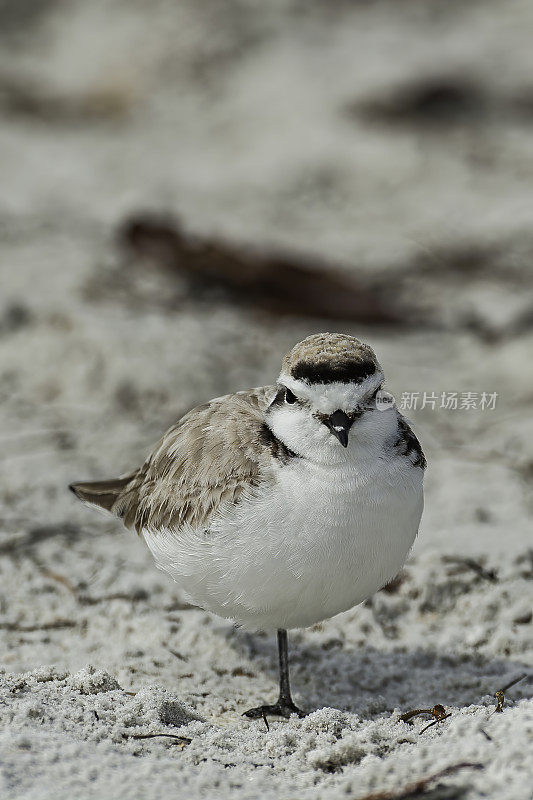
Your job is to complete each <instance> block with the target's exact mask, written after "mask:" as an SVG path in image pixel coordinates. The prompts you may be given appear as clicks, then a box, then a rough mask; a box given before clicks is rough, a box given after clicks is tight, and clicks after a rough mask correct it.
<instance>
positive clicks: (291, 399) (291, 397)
mask: <svg viewBox="0 0 533 800" xmlns="http://www.w3.org/2000/svg"><path fill="white" fill-rule="evenodd" d="M285 402H286V403H289V404H290V405H292V404H293V403H295V402H296V395H295V394H294V392H291V390H290V389H285Z"/></svg>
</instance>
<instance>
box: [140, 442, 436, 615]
mask: <svg viewBox="0 0 533 800" xmlns="http://www.w3.org/2000/svg"><path fill="white" fill-rule="evenodd" d="M422 477H423V472H422V470H421V469H419V468H415V467H413V466H412V465H411V464H410V462H409V461H408V459H406V458H400V457H397V456H395V457H393V456H392V455H391V457H387V458H384V454H383V451H381V452H380V454H379V455H378V453H376V452H366V453H365V452H364V451H363V452H361V450H359V451H357V452H356V453H354V455H353V457H350V458H348V459H347V460H346V461H344V462H343V463H340V464H317V463H313V462H311V461H308V460H305V459H300V458H295V459H293V460H292V461H291V462H290V463H289V464H287V465H285V466H283V467H281V468H280V469H279V473H278V480H277V481H276V484H275V485H274V486H272V487H269V488H265V489H264V490H263V491H259V492H258V493H257V494H256V495H255V496H252V497H250V498H249V499H247V500H245V501H244V502H241V503H240V504H239V505H238V506H236V507H233V508H232V509H230V510H228V511H227V512H226V513H225V514H223V515H221V516H220V517H219V518H218V519H217V520H216V522H215V524H214V525H213V526H212V528H211V530H210V531H209V532H208V533H206V532H202V531H194V530H192V529H188V530H183V531H180V532H174V531H173V532H169V531H166V532H161V531H159V532H157V533H151V532H150V531H144V536H145V539H146V541H147V544H148V546H149V547H150V549H151V550H152V553H153V555H154V557H155V559H156V561H157V563H158V565H159V566H160V567H161V568H162V569H164V570H166V571H167V572H169V573H170V574H171V575H172V576H173V577H174V578H175V580H176V581H177V582H178V583H179V585H180V586H181V588H182V589H183V590H184V591H185V592H186V593H187V594H188V596H189V597H190V598H191V599H192V601H193V602H195V603H196V604H198V605H200V606H202V607H203V608H206V609H208V610H210V611H213V612H214V613H216V614H219V615H221V616H224V617H231V618H233V619H235V620H237V621H238V622H240V623H242V624H244V625H246V626H252V627H254V628H265V629H272V628H294V627H305V626H308V625H312V624H314V623H315V622H318V621H320V620H322V619H326V618H328V617H331V616H333V615H335V614H338V613H340V612H341V611H345V610H346V609H348V608H351V607H352V606H354V605H356V604H357V603H360V602H362V601H363V600H364V599H365V598H367V597H369V596H370V595H371V594H373V593H374V592H375V591H377V589H379V588H380V587H381V586H383V585H384V584H385V583H386V582H387V581H388V580H390V579H391V578H392V577H394V575H395V574H396V573H397V572H398V571H399V570H400V569H401V567H402V565H403V563H404V561H405V558H406V556H407V554H408V552H409V549H410V547H411V545H412V543H413V541H414V539H415V536H416V533H417V530H418V525H419V522H420V516H421V513H422V506H423V495H422Z"/></svg>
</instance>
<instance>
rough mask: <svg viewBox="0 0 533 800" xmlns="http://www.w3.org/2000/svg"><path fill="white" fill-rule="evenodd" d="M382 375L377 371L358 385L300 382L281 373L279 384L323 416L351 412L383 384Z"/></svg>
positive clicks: (337, 382)
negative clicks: (335, 412)
mask: <svg viewBox="0 0 533 800" xmlns="http://www.w3.org/2000/svg"><path fill="white" fill-rule="evenodd" d="M383 380H384V375H383V373H382V372H381V370H378V371H377V372H375V373H374V374H373V375H369V376H368V377H367V378H365V379H364V380H362V381H360V382H359V383H340V382H339V381H333V382H331V383H311V384H310V383H307V382H306V381H300V380H297V379H296V378H293V377H292V376H291V375H288V374H287V373H286V372H283V371H282V372H281V373H280V376H279V379H278V381H279V383H282V384H283V385H284V386H287V388H289V389H290V390H291V392H294V394H295V395H296V396H297V397H300V398H302V400H309V401H310V403H311V405H312V406H313V409H315V410H316V411H320V412H322V413H323V414H333V412H334V411H338V410H339V409H340V410H341V411H351V410H353V409H354V408H355V407H356V406H358V405H359V403H361V401H362V400H363V399H364V398H365V397H366V396H367V395H369V394H372V393H373V392H375V390H376V389H378V388H379V386H380V385H381V384H382V383H383Z"/></svg>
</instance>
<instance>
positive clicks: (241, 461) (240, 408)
mask: <svg viewBox="0 0 533 800" xmlns="http://www.w3.org/2000/svg"><path fill="white" fill-rule="evenodd" d="M275 391H276V389H275V387H273V386H267V387H261V388H259V389H251V390H249V391H246V392H239V393H237V394H234V395H226V396H225V397H220V398H217V399H216V400H212V401H211V402H210V403H208V404H206V405H204V406H199V407H198V408H195V409H193V410H192V411H190V412H189V413H188V414H186V415H185V416H184V417H183V418H182V419H181V420H180V421H179V422H178V423H177V424H176V425H174V426H173V427H172V428H170V430H168V431H167V432H166V433H165V435H164V436H163V437H162V439H161V440H160V441H159V443H158V444H157V445H156V447H155V449H154V451H153V452H152V454H151V455H150V456H149V458H148V459H147V460H146V462H145V463H144V464H143V466H142V467H141V468H140V469H139V470H137V471H136V472H135V473H132V474H131V475H129V476H126V478H123V479H118V481H109V482H106V481H100V482H98V484H92V485H93V486H94V487H95V490H94V493H93V495H92V497H91V496H90V495H91V490H90V487H91V484H87V483H85V484H73V486H72V487H71V488H72V489H73V491H74V492H75V493H76V494H77V495H78V496H79V497H80V499H82V500H85V501H86V502H90V503H91V502H92V503H93V504H95V505H101V506H102V507H104V508H106V509H107V510H109V511H111V512H112V513H113V514H116V515H117V516H119V517H122V519H123V520H124V524H125V525H126V526H127V527H131V526H134V527H135V528H136V530H137V531H138V532H140V531H141V530H142V529H143V528H147V527H150V528H151V529H152V530H158V529H159V528H166V527H176V528H179V527H180V526H181V525H183V524H185V523H188V524H190V525H192V526H195V527H196V526H207V525H208V524H209V521H210V518H211V516H212V515H213V513H214V512H215V511H216V510H217V508H218V507H219V506H220V504H221V503H223V502H230V503H237V502H238V501H239V499H240V498H241V497H242V495H243V494H244V493H245V492H249V491H250V489H253V488H254V487H255V486H256V485H257V484H258V483H259V482H263V481H264V480H270V479H273V465H272V452H276V455H278V457H279V456H280V454H281V455H282V456H283V455H284V453H283V445H282V444H281V442H278V441H277V440H276V439H273V438H272V435H271V434H270V432H269V430H268V428H267V427H266V425H265V423H264V411H265V410H266V408H267V407H268V405H269V403H270V402H271V400H272V399H273V397H274V394H275ZM285 455H287V457H290V454H289V451H287V453H286V454H285ZM113 493H114V499H113V501H112V502H110V500H111V496H112V495H113ZM99 497H101V498H102V499H104V498H105V504H104V503H101V502H99Z"/></svg>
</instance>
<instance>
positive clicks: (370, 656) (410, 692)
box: [226, 628, 533, 718]
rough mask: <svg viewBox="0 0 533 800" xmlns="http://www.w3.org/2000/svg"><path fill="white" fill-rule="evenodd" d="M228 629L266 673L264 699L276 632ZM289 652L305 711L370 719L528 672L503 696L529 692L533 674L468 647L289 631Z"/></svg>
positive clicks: (466, 695) (473, 695)
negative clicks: (319, 638)
mask: <svg viewBox="0 0 533 800" xmlns="http://www.w3.org/2000/svg"><path fill="white" fill-rule="evenodd" d="M226 636H227V639H228V643H229V644H230V645H231V646H232V647H233V649H235V650H236V652H237V653H238V654H239V656H240V657H241V658H242V659H243V661H244V660H245V661H246V662H248V667H249V668H252V669H253V671H254V672H255V674H256V675H257V676H258V677H260V675H261V673H262V674H263V675H264V676H265V678H268V683H267V681H265V682H264V685H263V686H261V685H259V686H256V687H254V691H257V692H259V695H258V697H257V699H258V701H261V702H270V701H271V700H272V699H273V697H270V696H269V694H270V695H272V694H273V692H274V693H275V691H276V689H275V687H276V685H277V681H278V654H277V645H276V641H275V638H276V637H275V636H273V635H269V636H266V635H265V634H251V633H248V632H247V631H244V630H242V629H239V628H233V629H229V630H228V631H227V633H226ZM291 638H292V641H291ZM289 652H290V667H291V686H292V689H293V695H294V698H295V700H296V702H297V703H298V705H300V706H301V707H303V708H304V709H305V710H306V711H308V712H310V711H315V710H317V709H318V708H324V707H332V708H338V709H341V710H344V711H350V712H353V713H356V714H358V715H359V716H361V717H364V718H368V717H374V716H376V715H378V714H380V713H383V712H385V711H389V712H390V711H392V710H394V709H395V708H400V709H401V710H402V711H408V710H411V709H414V708H432V707H433V706H434V705H436V704H437V703H440V704H442V705H444V706H445V707H450V706H455V707H464V706H469V705H477V704H480V703H481V701H482V699H483V698H485V701H484V702H485V703H488V702H489V701H488V698H487V696H488V695H491V696H492V697H493V696H494V693H495V692H496V691H498V690H500V689H502V688H503V687H504V686H505V685H506V684H507V683H509V682H510V681H511V680H513V679H514V678H517V677H519V676H520V675H524V674H525V675H526V676H527V677H526V678H525V679H523V680H522V681H521V682H520V683H518V684H516V685H515V686H513V687H512V689H509V692H508V697H509V700H518V699H520V698H523V697H529V696H530V695H531V682H532V680H533V673H531V671H530V670H529V669H528V667H527V665H526V664H524V663H521V662H519V661H515V660H506V659H502V658H490V657H486V656H483V655H481V654H479V653H477V652H476V651H469V650H466V649H465V651H464V652H455V653H453V654H447V653H446V652H439V651H438V650H432V649H422V648H415V649H407V648H405V649H404V648H402V649H395V650H393V649H390V650H379V649H377V648H375V647H372V646H371V645H366V644H365V645H363V646H361V647H359V648H355V647H354V646H352V645H350V644H346V643H343V642H341V641H339V640H336V639H334V640H330V641H326V642H325V643H316V642H309V641H306V640H305V635H302V634H295V635H294V636H292V637H290V644H289ZM273 687H274V688H273ZM261 694H264V695H265V696H264V697H263V700H261V696H260V695H261ZM492 702H493V703H495V702H496V700H494V699H493V700H492Z"/></svg>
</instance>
